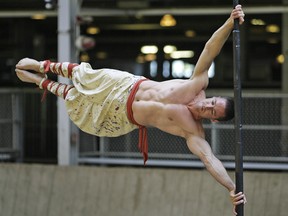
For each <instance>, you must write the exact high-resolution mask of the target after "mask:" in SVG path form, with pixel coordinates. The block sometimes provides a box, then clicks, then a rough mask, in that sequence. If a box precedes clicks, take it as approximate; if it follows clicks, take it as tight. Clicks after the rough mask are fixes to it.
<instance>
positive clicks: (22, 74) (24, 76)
mask: <svg viewBox="0 0 288 216" xmlns="http://www.w3.org/2000/svg"><path fill="white" fill-rule="evenodd" d="M15 71H16V74H17V76H18V78H19V79H20V80H21V81H23V82H27V83H35V84H36V85H38V86H39V84H40V82H41V80H42V79H43V78H45V77H46V75H45V74H41V73H31V72H28V71H25V70H20V69H16V70H15Z"/></svg>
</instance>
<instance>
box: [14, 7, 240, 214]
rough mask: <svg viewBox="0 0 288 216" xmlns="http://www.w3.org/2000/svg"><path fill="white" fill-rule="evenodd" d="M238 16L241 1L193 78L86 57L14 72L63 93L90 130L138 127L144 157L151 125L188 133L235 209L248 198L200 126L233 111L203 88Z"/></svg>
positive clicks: (28, 64) (22, 65) (29, 64)
mask: <svg viewBox="0 0 288 216" xmlns="http://www.w3.org/2000/svg"><path fill="white" fill-rule="evenodd" d="M234 19H239V23H240V24H242V23H243V22H244V13H243V11H242V7H241V5H237V6H236V7H235V9H233V10H232V12H231V14H230V17H229V18H228V19H227V21H226V22H225V23H224V24H223V25H222V26H221V27H220V28H219V29H218V30H217V31H216V32H215V33H214V34H213V35H212V37H211V38H210V39H209V41H208V42H207V43H206V45H205V47H204V50H203V51H202V53H201V55H200V57H199V60H198V62H197V64H196V66H195V70H194V73H193V75H192V77H191V78H190V79H189V80H180V79H174V80H169V81H164V82H155V81H152V80H147V79H145V78H144V77H138V76H134V75H132V74H129V73H127V72H119V71H117V70H110V69H100V70H93V69H92V68H91V67H90V65H89V64H87V63H81V65H78V64H70V63H63V64H62V63H51V62H50V61H41V62H38V61H36V60H34V59H28V58H24V59H22V60H20V61H19V63H18V64H17V65H16V73H17V76H18V77H19V79H20V80H22V81H24V82H30V83H35V84H36V85H38V86H39V87H40V88H43V89H48V90H49V91H51V92H52V93H54V94H56V95H58V96H60V97H62V98H64V99H65V102H66V106H67V110H68V113H69V116H70V118H71V120H72V121H73V122H74V123H75V124H76V125H78V126H79V127H80V129H82V130H84V131H86V132H88V133H92V134H95V135H99V136H119V135H123V134H125V133H128V132H130V131H132V130H134V129H136V128H137V127H139V129H140V130H139V131H140V134H139V136H140V139H141V140H140V144H141V143H142V141H143V142H144V144H143V143H142V146H140V148H141V150H142V151H143V153H144V156H145V157H146V159H147V143H146V141H147V140H146V139H147V138H146V127H147V126H151V127H156V128H158V129H160V130H162V131H165V132H167V133H170V134H173V135H176V136H180V137H183V138H185V139H186V142H187V146H188V148H189V150H190V151H191V152H192V153H193V154H194V155H196V156H198V157H199V158H200V159H201V161H202V162H203V163H204V165H205V167H206V168H207V170H208V171H209V173H210V174H211V175H212V176H213V177H214V178H215V179H216V180H217V181H218V182H219V183H220V184H222V185H223V186H224V187H226V188H227V189H228V191H229V194H230V198H231V201H232V204H233V205H234V208H233V212H234V214H236V212H235V207H236V205H239V204H242V203H246V198H245V195H244V194H243V193H242V192H239V193H237V194H235V184H234V182H233V181H232V180H231V178H230V177H229V175H228V174H227V171H226V170H225V168H224V166H223V165H222V163H221V162H220V161H219V160H218V159H217V158H216V157H215V156H214V154H213V153H212V150H211V148H210V145H209V144H208V143H207V141H206V140H205V134H204V129H203V127H202V119H204V118H206V119H210V120H211V121H219V120H228V119H231V118H233V115H234V113H233V109H234V108H233V103H232V102H231V101H229V100H227V99H226V98H223V97H213V98H206V95H205V92H204V90H205V89H206V88H207V86H208V82H209V79H208V69H209V67H210V65H211V64H212V61H213V60H214V58H215V57H216V56H217V55H218V54H219V52H220V50H221V48H222V46H223V45H224V43H225V42H226V40H227V38H228V37H229V35H230V33H231V31H232V30H233V25H234V24H233V23H234ZM26 70H34V71H35V72H36V73H31V72H28V71H26ZM49 71H50V72H53V73H56V74H58V75H62V76H65V77H68V78H71V79H72V82H73V85H65V84H59V83H57V82H53V81H51V80H49V79H47V77H46V75H45V72H49ZM99 74H100V75H99ZM107 86H108V87H107ZM115 89H116V91H115ZM99 92H100V93H99ZM99 95H100V96H101V97H99ZM103 95H104V96H105V97H104V98H103ZM111 97H112V98H113V99H111ZM107 98H110V99H109V100H107ZM115 101H116V102H115ZM107 104H108V105H109V106H107ZM126 104H127V107H126ZM123 107H124V109H123ZM126 108H127V110H126ZM99 110H101V112H100V111H99ZM111 110H112V111H111ZM110 111H111V112H110ZM103 112H105V114H104V113H103ZM95 113H96V114H95ZM98 114H99V115H98ZM103 116H108V119H103V118H104V117H103ZM99 119H100V120H99ZM98 120H99V122H97V121H98ZM131 123H133V124H131ZM122 128H124V129H122ZM145 144H146V145H145ZM145 153H146V155H145Z"/></svg>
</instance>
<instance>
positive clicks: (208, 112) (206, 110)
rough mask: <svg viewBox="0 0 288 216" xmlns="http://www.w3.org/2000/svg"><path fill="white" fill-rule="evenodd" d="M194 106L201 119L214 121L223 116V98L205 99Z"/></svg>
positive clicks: (224, 102) (224, 100)
mask: <svg viewBox="0 0 288 216" xmlns="http://www.w3.org/2000/svg"><path fill="white" fill-rule="evenodd" d="M195 105H196V107H197V112H198V114H199V116H200V117H201V118H206V119H211V120H216V119H218V118H221V117H224V116H225V106H226V99H225V98H221V97H212V98H206V99H204V100H201V101H198V102H197V103H196V104H195Z"/></svg>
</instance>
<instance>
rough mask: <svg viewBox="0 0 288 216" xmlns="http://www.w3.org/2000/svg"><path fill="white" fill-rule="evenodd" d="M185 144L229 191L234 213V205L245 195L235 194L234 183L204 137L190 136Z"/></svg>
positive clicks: (244, 199) (240, 201) (242, 199)
mask: <svg viewBox="0 0 288 216" xmlns="http://www.w3.org/2000/svg"><path fill="white" fill-rule="evenodd" d="M187 145H188V148H189V149H190V151H191V152H192V153H193V154H195V155H196V156H198V157H199V158H200V159H201V161H202V162H203V163H204V165H205V167H206V169H207V170H208V172H209V173H210V174H211V175H212V176H213V177H214V178H215V179H216V180H217V181H218V182H219V183H220V184H222V185H223V186H224V187H226V188H227V190H228V191H229V195H230V199H231V202H232V204H233V206H234V208H233V213H234V214H235V215H236V214H237V213H236V205H239V204H242V203H244V204H245V203H246V197H245V195H244V194H243V192H239V193H237V194H235V184H234V182H233V181H232V179H231V178H230V176H229V175H228V173H227V171H226V169H225V168H224V166H223V164H222V163H221V162H220V160H218V159H217V158H216V157H215V155H214V154H213V153H212V150H211V148H210V146H209V144H208V143H207V141H205V140H204V139H202V138H201V137H198V136H190V137H189V138H188V139H187Z"/></svg>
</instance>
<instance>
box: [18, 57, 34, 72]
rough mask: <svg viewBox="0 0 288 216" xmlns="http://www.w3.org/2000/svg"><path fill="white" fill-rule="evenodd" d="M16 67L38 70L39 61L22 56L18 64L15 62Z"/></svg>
mask: <svg viewBox="0 0 288 216" xmlns="http://www.w3.org/2000/svg"><path fill="white" fill-rule="evenodd" d="M16 68H17V69H21V70H33V71H35V72H40V70H39V69H40V62H39V61H36V60H34V59H31V58H23V59H21V60H20V61H19V62H18V64H16Z"/></svg>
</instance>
